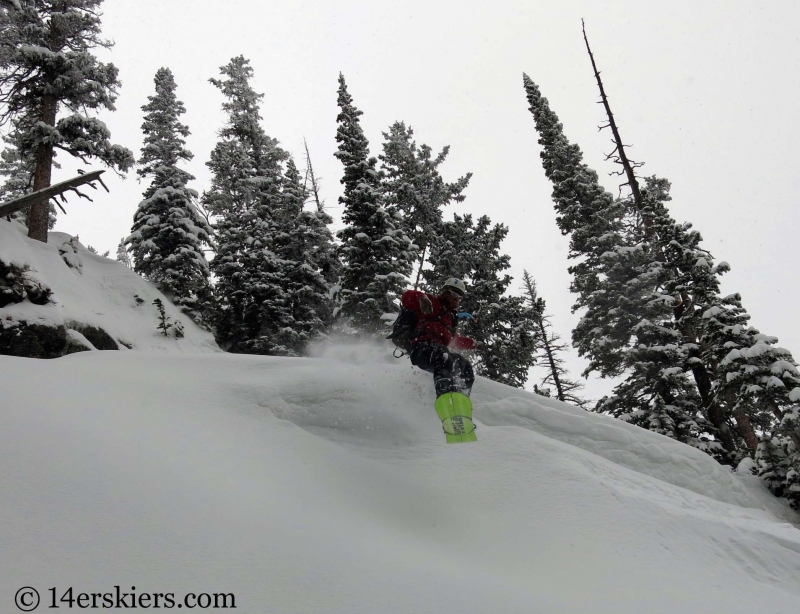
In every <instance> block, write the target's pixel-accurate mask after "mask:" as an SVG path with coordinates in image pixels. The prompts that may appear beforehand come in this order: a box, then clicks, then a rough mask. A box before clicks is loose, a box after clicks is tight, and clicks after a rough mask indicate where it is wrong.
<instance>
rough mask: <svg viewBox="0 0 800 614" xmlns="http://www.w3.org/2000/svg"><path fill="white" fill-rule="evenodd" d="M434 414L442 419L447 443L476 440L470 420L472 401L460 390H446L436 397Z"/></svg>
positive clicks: (473, 424)
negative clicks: (446, 391)
mask: <svg viewBox="0 0 800 614" xmlns="http://www.w3.org/2000/svg"><path fill="white" fill-rule="evenodd" d="M436 414H437V415H438V416H439V419H440V420H441V421H442V428H444V433H445V438H446V439H447V443H467V442H470V441H478V438H477V437H476V436H475V423H474V422H473V421H472V401H470V399H469V397H468V396H467V395H465V394H461V393H460V392H448V393H447V394H443V395H442V396H440V397H439V398H438V399H436Z"/></svg>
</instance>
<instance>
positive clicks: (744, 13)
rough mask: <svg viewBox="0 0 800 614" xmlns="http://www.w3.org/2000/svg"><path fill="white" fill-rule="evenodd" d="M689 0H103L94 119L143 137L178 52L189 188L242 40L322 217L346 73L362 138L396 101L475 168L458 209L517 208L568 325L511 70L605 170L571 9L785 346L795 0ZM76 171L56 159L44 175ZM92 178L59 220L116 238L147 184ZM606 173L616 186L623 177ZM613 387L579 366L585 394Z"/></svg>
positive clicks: (453, 171)
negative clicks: (105, 93) (307, 162)
mask: <svg viewBox="0 0 800 614" xmlns="http://www.w3.org/2000/svg"><path fill="white" fill-rule="evenodd" d="M698 4H699V3H697V2H683V1H681V2H678V1H673V2H670V3H665V2H652V1H647V2H643V1H641V0H640V1H636V2H633V1H631V2H628V1H621V0H614V1H613V2H602V3H600V2H588V1H586V2H566V1H562V2H559V3H554V2H541V1H535V0H526V1H524V2H511V1H503V0H497V1H495V2H491V3H477V2H454V1H453V2H444V1H436V0H428V1H425V2H418V1H406V2H398V1H395V2H383V1H373V2H357V1H352V0H337V1H335V2H325V1H305V2H297V1H295V2H291V1H289V2H265V1H259V0H226V1H225V2H210V1H207V0H191V1H187V0H169V1H164V0H136V2H131V1H130V0H107V1H106V2H105V4H104V11H105V17H104V20H103V27H104V33H105V35H106V36H107V37H108V38H111V39H113V40H114V41H115V42H116V46H115V47H114V48H113V49H112V50H111V51H110V52H109V53H105V52H104V53H103V54H102V58H103V59H104V60H110V61H112V62H113V63H114V64H116V66H117V67H118V68H119V69H120V77H121V79H122V83H123V85H122V88H121V91H120V97H119V100H118V101H117V108H118V110H117V112H116V113H113V114H104V115H103V119H104V120H105V121H106V122H107V124H108V126H109V128H110V129H111V132H112V140H113V142H116V143H120V144H122V145H125V146H127V147H129V148H131V149H132V150H133V151H134V153H135V154H136V155H137V156H138V154H139V151H140V147H141V142H142V136H141V131H140V126H141V122H142V112H141V109H140V107H141V106H142V105H143V104H145V103H146V97H147V96H148V95H151V94H152V93H153V90H154V87H153V76H154V75H155V72H156V70H157V69H158V68H159V67H161V66H168V67H169V68H171V69H172V71H173V72H174V74H175V78H176V81H177V83H178V97H179V98H180V99H181V100H183V102H184V103H185V105H186V108H187V113H186V115H184V117H183V119H184V122H185V123H186V124H188V126H189V128H190V129H191V131H192V135H191V136H190V137H189V139H188V146H189V148H190V149H191V151H192V152H193V153H194V154H195V156H196V158H195V160H194V161H193V162H192V164H191V165H189V166H188V170H189V171H190V172H192V173H193V174H194V175H196V176H197V178H198V179H197V181H195V182H194V183H193V185H192V187H194V188H195V189H197V190H198V191H200V192H202V191H203V190H204V189H205V188H206V187H207V186H208V185H209V173H208V171H207V169H206V167H205V165H204V163H205V161H206V160H207V159H208V155H209V153H210V151H211V149H212V148H213V146H214V143H215V139H216V131H217V130H218V129H219V127H220V126H221V123H222V115H221V112H220V104H221V102H222V99H221V96H220V95H219V93H218V91H217V90H216V88H214V87H213V86H212V85H211V84H209V83H208V79H209V78H210V77H216V76H218V75H219V70H218V69H219V67H220V66H222V65H223V64H225V63H227V62H228V61H229V60H230V58H231V57H233V56H235V55H239V54H243V55H244V56H245V57H247V58H249V59H250V61H251V65H252V66H253V69H254V71H255V79H254V82H253V86H254V87H255V89H256V90H257V91H259V92H262V93H264V94H265V97H264V100H263V104H262V108H261V112H262V116H263V117H264V121H263V126H264V128H265V130H266V131H267V133H268V134H269V135H270V136H273V137H275V138H277V139H279V140H280V142H281V144H282V145H283V147H284V148H286V149H288V150H289V151H290V152H292V153H293V154H294V155H295V157H296V158H297V161H298V166H300V167H301V168H302V167H303V163H302V142H303V137H306V138H307V140H308V144H309V147H310V149H311V154H312V162H313V164H314V167H315V170H316V171H317V172H318V173H319V174H320V175H321V176H322V178H323V196H324V197H325V199H326V201H327V204H328V205H330V207H331V209H330V212H331V213H332V214H333V215H334V216H337V215H339V214H340V212H341V209H339V208H338V203H337V198H338V196H339V195H340V193H341V185H340V183H339V179H340V178H341V171H342V169H341V165H340V163H339V162H338V161H337V160H336V159H335V158H334V157H333V153H334V151H335V150H336V142H335V132H336V114H337V112H338V108H337V106H336V88H337V77H338V74H339V72H340V71H341V72H343V73H344V75H345V78H346V80H347V84H348V88H349V91H350V93H351V94H352V96H353V98H354V101H355V104H356V106H357V107H358V108H359V109H361V110H362V111H363V112H364V115H363V116H362V118H361V121H362V126H363V128H364V130H365V132H366V135H367V137H368V138H369V140H370V144H371V147H372V152H373V155H376V156H377V155H378V154H379V153H380V151H381V149H380V147H381V142H382V137H381V131H385V130H387V129H388V127H389V125H390V124H391V123H392V122H394V121H396V120H403V121H405V122H406V123H407V124H408V125H410V126H412V127H413V128H414V130H415V133H416V137H417V142H418V143H420V144H421V143H423V142H424V143H427V144H429V145H431V146H432V147H433V148H434V149H435V150H437V151H438V150H439V149H440V148H441V147H442V146H444V145H447V144H449V145H450V146H451V153H450V157H449V158H448V161H447V163H446V164H445V166H444V167H443V174H444V176H445V179H448V180H454V179H456V178H457V177H459V176H461V175H463V174H464V173H466V172H468V171H472V172H473V173H474V176H473V179H472V182H471V185H470V187H469V188H468V189H467V191H466V195H467V199H466V201H465V202H464V203H462V204H461V205H458V206H456V207H454V208H453V210H455V211H458V212H460V213H464V212H472V213H474V214H475V215H476V216H477V215H481V214H488V215H489V216H490V217H491V218H492V220H493V221H494V222H502V223H504V224H507V225H508V226H510V228H511V231H510V233H509V237H508V239H507V241H506V243H505V244H504V250H505V252H506V253H508V254H510V255H511V257H512V267H513V268H512V274H513V275H514V276H515V282H514V283H515V284H517V282H518V281H519V280H520V277H521V273H522V269H523V268H527V269H528V270H529V271H530V272H531V273H532V275H534V277H535V278H536V280H537V282H538V283H539V286H540V289H541V292H542V295H543V296H544V297H545V299H546V300H547V302H548V306H549V311H550V312H551V313H553V315H554V318H553V321H554V324H555V326H556V328H557V330H559V331H560V332H561V333H562V334H563V335H564V336H565V337H569V331H570V330H571V328H572V326H573V325H574V323H575V322H576V318H575V316H573V315H572V314H571V313H570V306H571V304H572V296H571V295H570V293H569V290H568V287H569V281H570V278H569V275H568V274H567V272H566V269H567V266H568V262H567V260H566V253H567V240H566V238H564V237H562V236H561V234H560V233H559V231H558V229H557V227H556V225H555V216H554V212H553V208H552V203H551V201H550V192H551V186H550V184H549V182H548V181H547V180H546V178H545V177H544V173H543V171H542V168H541V164H540V162H539V150H540V148H539V146H538V144H537V142H536V141H537V138H538V137H537V134H536V131H535V128H534V123H533V119H532V117H531V115H530V113H529V112H528V110H527V101H526V99H525V95H524V90H523V88H522V72H523V71H524V72H527V73H528V75H529V76H530V77H531V78H532V79H533V80H534V81H535V82H536V83H537V84H538V85H539V86H540V87H541V89H542V92H543V93H544V95H545V96H546V97H547V98H548V99H549V100H550V103H551V106H552V107H553V109H554V110H555V112H556V113H557V114H558V115H559V117H560V119H561V121H562V122H563V124H564V126H565V131H566V134H567V136H568V137H569V138H570V140H572V141H573V142H576V143H578V144H579V145H580V147H581V149H582V150H583V152H584V154H585V160H586V161H587V163H588V164H589V165H590V166H592V167H594V168H595V169H596V170H598V171H599V172H600V174H601V176H605V173H606V172H608V171H611V170H612V166H611V164H610V163H607V162H605V161H604V158H605V153H607V152H608V151H609V150H610V143H609V139H610V137H611V135H610V133H609V132H608V131H604V132H603V133H599V134H598V132H597V125H598V124H599V123H601V122H602V121H603V119H604V118H603V114H602V107H601V106H600V105H597V104H595V103H596V100H597V98H598V94H597V90H596V85H595V83H594V79H593V76H592V72H591V65H590V63H589V59H588V57H587V55H586V51H585V48H584V46H583V40H582V37H581V23H580V20H581V17H583V18H584V19H585V20H586V25H587V31H588V34H589V37H590V42H591V44H592V50H593V51H594V54H595V57H596V59H597V61H598V64H599V66H600V69H601V71H603V79H604V83H605V86H606V90H607V92H608V93H609V96H610V98H611V104H612V108H613V111H614V113H615V115H616V118H617V121H618V123H619V126H620V129H621V131H622V135H623V139H624V140H625V142H626V143H632V144H633V145H634V147H633V149H631V150H630V155H631V156H632V157H633V158H634V159H635V160H639V161H644V162H646V163H647V164H646V166H645V167H644V168H643V169H641V170H642V173H647V174H657V175H659V176H663V177H666V178H668V179H669V180H671V181H672V184H673V189H672V195H673V203H672V213H673V215H674V216H675V217H676V218H677V219H678V220H680V221H684V220H686V221H691V222H692V223H693V224H694V226H695V228H697V229H698V230H700V231H701V232H702V234H703V236H704V238H705V243H704V246H705V247H706V248H707V249H709V250H711V251H712V253H713V254H714V256H715V257H716V258H717V260H727V261H728V262H729V263H730V264H731V266H732V267H733V271H732V272H731V273H730V274H728V275H727V276H726V278H725V284H724V290H725V291H726V292H734V291H738V292H741V293H742V295H743V300H744V304H745V306H746V308H747V309H748V310H749V311H750V313H751V314H752V315H753V324H754V325H755V326H756V327H757V328H759V329H761V330H762V332H765V333H768V334H771V335H775V336H778V337H779V338H780V340H781V345H782V346H785V347H788V348H789V349H793V350H794V351H795V353H796V356H797V357H800V327H799V326H798V325H797V323H796V319H795V310H796V305H797V304H798V303H800V300H799V299H800V279H799V278H798V276H797V275H796V272H795V266H794V264H795V260H796V257H795V255H794V254H791V255H789V254H787V250H789V249H791V248H792V247H794V238H795V236H796V234H797V232H798V219H800V213H798V208H797V205H798V202H797V201H798V197H797V191H798V188H800V175H798V172H797V163H798V159H797V158H798V156H797V148H796V146H795V143H796V142H797V141H798V140H800V124H799V123H798V120H797V115H796V113H797V111H796V110H797V108H798V106H800V105H799V104H798V103H800V70H798V68H799V66H798V64H799V63H800V44H798V33H797V28H796V24H797V23H798V17H800V4H798V3H795V2H787V1H783V2H777V1H772V2H765V3H759V2H752V1H751V2H740V1H730V0H728V1H724V2H703V3H702V6H700V7H698ZM62 162H64V160H63V159H62ZM72 174H74V167H73V166H71V165H65V167H64V169H63V170H61V171H56V172H55V174H54V181H57V180H59V179H63V178H66V177H67V176H70V175H72ZM109 174H110V173H106V175H107V176H108V175H109ZM106 183H108V185H109V187H110V188H111V194H105V193H104V192H102V193H99V194H97V196H96V198H95V203H88V202H87V201H80V202H78V199H77V197H74V196H73V197H72V198H71V201H70V204H69V206H68V209H67V210H68V215H67V216H63V215H61V216H60V217H59V222H58V224H57V226H56V229H57V230H61V231H64V232H69V233H71V234H80V237H81V241H82V242H83V243H84V244H86V243H88V244H91V245H93V246H94V247H96V248H97V249H98V250H100V251H101V252H102V251H105V250H111V253H112V255H113V254H114V253H115V251H116V246H117V243H118V242H119V240H120V238H121V237H123V236H124V235H126V234H127V233H128V232H129V229H130V226H131V223H132V217H133V213H134V211H135V209H136V206H137V204H138V202H139V200H140V197H141V192H142V191H143V189H144V188H145V185H144V184H139V183H138V182H137V180H136V178H135V174H134V173H130V174H129V178H128V179H127V180H126V181H121V180H118V179H116V178H114V177H107V179H106ZM605 183H606V186H607V187H608V188H609V189H610V190H612V191H613V192H616V188H615V186H616V184H617V183H618V181H617V178H616V177H608V178H607V179H606V180H605ZM446 215H447V216H448V217H450V215H451V214H450V213H446ZM577 364H579V363H578V362H576V365H577ZM579 370H580V367H576V368H575V371H576V374H577V371H579ZM606 388H607V386H604V385H601V384H593V385H591V387H590V392H591V393H592V394H594V395H598V394H600V392H599V391H600V390H603V389H606Z"/></svg>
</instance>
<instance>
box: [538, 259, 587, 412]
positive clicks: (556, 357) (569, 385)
mask: <svg viewBox="0 0 800 614" xmlns="http://www.w3.org/2000/svg"><path fill="white" fill-rule="evenodd" d="M522 290H523V296H524V298H525V302H526V305H527V307H528V308H529V309H530V310H531V317H532V318H533V320H534V322H535V323H536V327H537V333H538V334H537V336H536V343H537V357H536V358H537V362H538V363H539V364H540V365H541V366H542V368H544V369H545V375H544V377H542V379H541V380H540V381H539V384H538V385H537V386H536V389H537V392H540V393H541V392H544V391H548V390H550V389H551V387H552V389H554V391H555V394H552V393H549V394H547V395H546V396H553V397H555V398H556V399H558V400H559V401H564V402H566V403H572V404H573V405H577V406H578V407H583V408H584V409H588V406H589V402H588V401H587V400H586V399H584V398H583V396H582V395H581V394H580V390H581V389H582V388H583V384H582V383H581V382H578V381H575V380H573V379H571V378H570V375H569V372H568V370H567V368H566V367H565V366H564V362H565V361H564V358H563V357H562V355H563V352H565V351H567V345H566V344H565V343H562V342H561V337H560V336H559V335H558V334H557V333H556V332H555V331H553V325H552V324H551V322H550V317H551V316H549V315H548V314H547V313H546V308H547V303H546V302H545V300H544V298H542V297H541V296H539V292H538V289H537V288H536V281H535V280H534V279H533V277H532V276H531V275H530V274H529V273H528V271H523V273H522ZM540 387H541V388H540Z"/></svg>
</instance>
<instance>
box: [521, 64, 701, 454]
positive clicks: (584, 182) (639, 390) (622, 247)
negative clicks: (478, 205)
mask: <svg viewBox="0 0 800 614" xmlns="http://www.w3.org/2000/svg"><path fill="white" fill-rule="evenodd" d="M523 80H524V85H525V90H526V93H527V96H528V102H529V104H530V110H531V112H532V113H533V116H534V120H535V122H536V127H537V130H538V132H539V135H540V138H539V143H540V144H541V145H542V146H543V151H542V153H541V157H542V162H543V165H544V168H545V174H546V175H547V176H548V178H550V180H551V181H552V182H553V186H554V187H553V200H554V203H555V208H556V211H557V213H558V216H557V222H558V224H559V227H560V228H561V230H562V232H563V233H564V234H569V235H570V239H571V241H570V257H571V258H575V259H579V263H578V264H576V265H573V266H572V267H570V272H571V273H572V275H573V283H572V288H571V289H572V291H573V292H575V293H576V294H577V299H576V302H575V306H574V307H573V309H574V310H579V309H584V310H585V314H584V316H583V317H582V319H581V321H580V322H579V324H578V326H577V327H576V328H575V330H574V331H573V344H574V345H575V346H576V347H577V348H578V351H579V354H580V355H582V356H586V357H587V358H589V359H590V363H589V367H588V368H587V370H586V374H588V373H589V372H591V371H598V372H599V373H600V374H601V375H602V376H604V377H619V376H622V375H625V376H626V378H627V379H626V381H624V382H623V383H622V384H620V385H619V386H618V387H617V388H616V389H615V391H614V394H613V395H612V396H610V397H607V398H604V399H602V400H601V401H600V402H599V403H598V406H597V409H598V410H599V411H605V412H609V413H612V414H614V415H616V416H618V417H626V418H627V419H629V420H632V421H634V422H635V423H637V424H639V425H641V426H644V427H645V428H651V429H653V430H656V431H657V432H662V433H664V434H668V435H670V436H673V437H675V438H678V439H680V440H682V441H685V442H687V443H691V444H693V445H698V446H700V447H703V448H707V447H708V446H709V444H708V442H707V441H705V439H708V438H707V437H706V438H704V437H703V435H702V432H701V431H702V430H703V428H704V427H705V424H704V421H703V420H702V419H701V417H700V416H698V399H697V394H696V392H695V391H694V389H693V387H692V386H691V384H690V382H689V381H688V380H687V378H686V376H685V374H684V365H685V363H686V360H687V355H686V351H685V348H684V347H683V345H684V344H683V342H682V335H681V331H680V330H678V328H677V327H676V326H675V325H674V323H673V322H672V316H673V306H674V298H673V297H672V296H671V295H669V294H667V293H666V292H665V291H664V290H663V287H664V284H665V283H666V280H667V279H668V278H669V269H668V267H665V266H664V263H663V261H662V260H660V259H659V258H658V254H659V247H658V246H654V245H653V235H652V233H651V232H650V229H649V225H648V220H647V219H646V218H645V217H644V216H643V211H642V210H641V209H637V208H635V207H631V206H630V204H629V203H628V202H627V200H626V199H614V198H613V197H612V196H611V195H610V194H609V193H608V192H606V191H605V190H604V189H603V188H602V186H601V185H600V183H599V180H598V177H597V173H595V172H594V171H593V170H591V169H590V168H588V167H587V166H586V165H585V164H583V163H582V161H581V159H582V154H581V152H580V149H579V148H578V147H577V145H572V144H570V143H569V141H568V140H567V139H566V137H565V136H564V134H563V127H562V126H561V124H560V123H559V121H558V118H557V117H556V115H555V113H553V111H552V110H551V109H550V107H549V104H548V103H547V100H546V99H545V98H543V97H542V96H541V93H540V92H539V89H538V87H536V85H535V84H534V83H533V82H532V81H531V80H530V78H529V77H527V75H524V76H523ZM698 421H699V422H700V423H703V424H698ZM712 447H713V445H712Z"/></svg>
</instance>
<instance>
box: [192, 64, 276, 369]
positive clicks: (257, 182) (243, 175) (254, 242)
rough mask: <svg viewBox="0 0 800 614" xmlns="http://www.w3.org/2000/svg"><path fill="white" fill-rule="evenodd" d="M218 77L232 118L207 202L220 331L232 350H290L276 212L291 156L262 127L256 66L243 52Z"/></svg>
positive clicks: (215, 154) (214, 155)
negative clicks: (211, 222)
mask: <svg viewBox="0 0 800 614" xmlns="http://www.w3.org/2000/svg"><path fill="white" fill-rule="evenodd" d="M220 72H221V73H222V75H223V78H222V79H210V82H211V83H212V84H213V85H214V86H216V87H217V88H219V90H220V91H221V92H222V94H223V96H224V97H225V101H224V102H223V104H222V109H223V111H224V112H225V113H226V114H227V122H226V124H225V126H224V127H223V128H222V129H221V130H220V132H219V138H220V140H219V142H218V143H217V145H216V146H215V147H214V150H213V151H212V152H211V159H210V160H209V161H208V162H207V163H206V164H207V166H208V167H209V168H210V169H211V171H212V173H213V179H212V185H211V188H210V189H209V190H208V191H207V192H205V193H204V194H203V204H204V206H205V207H206V208H207V209H208V211H209V212H210V213H211V214H213V215H215V216H217V221H216V224H215V230H216V254H215V257H214V259H213V260H212V262H211V270H212V272H213V273H214V275H215V276H216V285H215V295H216V299H217V305H218V309H217V312H216V314H215V324H216V333H217V337H218V339H219V341H220V343H221V344H222V345H223V347H226V348H228V349H229V350H230V351H232V352H243V353H258V354H282V353H287V352H288V351H289V350H288V348H286V347H285V345H284V343H283V341H282V340H281V339H279V337H280V335H281V331H283V330H285V329H286V328H287V327H289V326H291V301H290V300H289V298H288V296H287V294H286V291H285V290H284V288H283V286H284V278H283V271H282V263H281V261H280V258H279V256H278V255H277V254H276V252H275V251H274V250H275V248H276V245H275V236H276V233H277V232H278V221H277V220H276V214H277V212H279V211H280V210H281V208H282V207H283V206H284V196H283V194H282V192H281V190H282V187H283V183H284V179H283V170H282V166H281V164H282V162H283V161H284V160H286V158H287V157H288V154H287V153H286V152H285V151H284V150H283V149H281V148H280V147H279V145H278V142H277V141H276V140H275V139H273V138H271V137H269V136H267V135H266V133H265V132H264V130H263V129H262V128H261V125H260V120H261V116H260V114H259V101H260V100H261V98H263V94H258V93H256V92H255V90H253V88H252V87H251V85H250V80H251V79H252V77H253V69H252V68H251V67H250V63H249V61H248V60H246V59H245V58H244V57H242V56H237V57H235V58H233V59H232V60H231V61H230V62H229V63H228V64H227V65H225V66H223V67H221V68H220Z"/></svg>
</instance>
